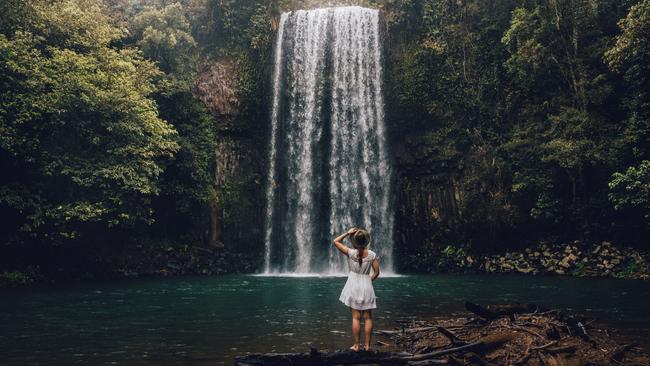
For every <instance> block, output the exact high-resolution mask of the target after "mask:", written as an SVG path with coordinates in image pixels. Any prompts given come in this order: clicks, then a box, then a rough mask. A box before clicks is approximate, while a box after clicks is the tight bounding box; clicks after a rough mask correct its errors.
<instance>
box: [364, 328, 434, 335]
mask: <svg viewBox="0 0 650 366" xmlns="http://www.w3.org/2000/svg"><path fill="white" fill-rule="evenodd" d="M436 328H437V327H418V328H404V329H401V330H378V331H376V333H377V334H386V335H392V334H404V333H419V332H424V331H427V330H434V329H436Z"/></svg>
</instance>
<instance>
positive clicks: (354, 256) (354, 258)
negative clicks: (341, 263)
mask: <svg viewBox="0 0 650 366" xmlns="http://www.w3.org/2000/svg"><path fill="white" fill-rule="evenodd" d="M359 255H362V254H361V253H360V252H359V250H357V249H350V250H349V251H348V267H349V268H350V271H352V272H354V273H359V274H365V275H368V274H370V269H371V268H372V261H373V260H375V258H377V253H375V252H373V251H372V250H370V249H368V255H367V256H365V257H363V258H362V259H361V265H359Z"/></svg>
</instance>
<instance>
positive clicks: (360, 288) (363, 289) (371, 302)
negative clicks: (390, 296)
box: [339, 249, 377, 310]
mask: <svg viewBox="0 0 650 366" xmlns="http://www.w3.org/2000/svg"><path fill="white" fill-rule="evenodd" d="M358 255H359V251H358V250H356V249H348V266H349V268H350V272H349V273H348V280H347V282H345V286H344V287H343V291H341V296H340V297H339V300H340V301H341V302H342V303H344V304H345V305H347V306H349V307H351V308H352V309H356V310H368V309H375V308H377V304H376V302H377V297H376V296H375V289H374V288H373V287H372V279H371V278H370V269H371V268H372V261H374V260H375V259H376V258H377V253H375V252H373V251H372V250H368V255H367V256H366V257H365V258H363V259H362V260H361V261H362V262H361V266H359V257H358Z"/></svg>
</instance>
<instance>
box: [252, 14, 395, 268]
mask: <svg viewBox="0 0 650 366" xmlns="http://www.w3.org/2000/svg"><path fill="white" fill-rule="evenodd" d="M379 21H380V18H379V11H377V10H374V9H366V8H362V7H336V8H324V9H315V10H299V11H294V12H290V13H283V14H282V16H281V18H280V23H279V29H278V35H277V41H276V47H275V69H274V80H273V101H272V103H273V104H272V106H273V111H272V116H271V136H270V148H269V172H268V183H267V184H268V185H267V205H266V227H265V231H266V232H265V272H266V273H274V272H291V273H325V274H329V273H331V274H335V273H342V272H344V271H345V270H346V263H345V261H344V257H343V256H342V255H340V253H339V252H338V251H337V250H336V248H335V247H334V246H333V245H332V239H333V238H334V237H335V236H336V235H338V234H340V233H342V232H344V231H345V230H347V229H348V228H350V227H352V226H363V227H365V228H367V229H368V231H369V232H370V235H371V244H370V249H372V250H374V251H375V252H377V253H378V254H379V257H380V262H381V266H382V271H384V272H392V266H393V263H392V250H393V238H392V235H393V212H392V207H391V202H390V196H391V191H390V189H391V165H390V162H389V156H388V152H387V150H386V131H385V126H384V109H383V99H382V89H381V88H382V77H383V75H382V53H381V39H380V27H379V25H380V24H379Z"/></svg>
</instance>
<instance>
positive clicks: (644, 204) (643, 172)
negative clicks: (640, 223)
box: [609, 160, 650, 225]
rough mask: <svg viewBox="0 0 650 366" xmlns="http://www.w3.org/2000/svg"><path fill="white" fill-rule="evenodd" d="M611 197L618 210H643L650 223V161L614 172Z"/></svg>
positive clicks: (610, 186) (610, 184)
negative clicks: (623, 170) (620, 171)
mask: <svg viewBox="0 0 650 366" xmlns="http://www.w3.org/2000/svg"><path fill="white" fill-rule="evenodd" d="M609 189H610V193H609V199H610V201H611V202H612V203H613V204H614V208H615V209H617V210H634V211H637V212H641V213H642V214H643V216H644V217H645V219H646V220H647V221H646V222H647V224H648V225H650V161H648V160H644V161H642V162H641V164H639V166H637V167H635V166H631V167H629V168H627V170H626V171H625V172H623V173H619V172H616V173H614V174H612V180H611V181H610V182H609Z"/></svg>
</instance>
